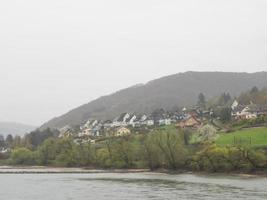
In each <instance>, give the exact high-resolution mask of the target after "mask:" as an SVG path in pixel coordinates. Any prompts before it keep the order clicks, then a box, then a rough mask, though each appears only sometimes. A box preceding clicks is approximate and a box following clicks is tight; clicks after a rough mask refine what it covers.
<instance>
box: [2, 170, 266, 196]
mask: <svg viewBox="0 0 267 200" xmlns="http://www.w3.org/2000/svg"><path fill="white" fill-rule="evenodd" d="M0 199H3V200H72V199H73V200H74V199H75V200H104V199H105V200H106V199H107V200H133V199H138V200H148V199H149V200H163V199H170V200H175V199H179V200H184V199H189V200H191V199H203V200H209V199H216V200H220V199H223V200H231V199H240V200H241V199H242V200H245V199H248V200H261V199H262V200H263V199H264V200H266V199H267V178H266V177H265V178H264V177H262V178H255V177H254V178H249V177H238V176H222V175H193V174H181V175H169V174H159V173H90V174H1V175H0Z"/></svg>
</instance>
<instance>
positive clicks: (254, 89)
mask: <svg viewBox="0 0 267 200" xmlns="http://www.w3.org/2000/svg"><path fill="white" fill-rule="evenodd" d="M257 92H259V89H258V88H257V87H256V86H254V87H253V88H252V89H251V90H250V94H256V93H257Z"/></svg>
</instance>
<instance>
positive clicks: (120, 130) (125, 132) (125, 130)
mask: <svg viewBox="0 0 267 200" xmlns="http://www.w3.org/2000/svg"><path fill="white" fill-rule="evenodd" d="M129 134H131V131H130V129H128V128H125V127H120V128H118V129H117V130H116V132H115V136H116V137H120V136H125V135H129Z"/></svg>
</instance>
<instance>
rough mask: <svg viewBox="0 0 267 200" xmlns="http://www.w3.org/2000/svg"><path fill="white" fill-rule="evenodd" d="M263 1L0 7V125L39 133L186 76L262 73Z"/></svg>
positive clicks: (266, 46) (16, 0)
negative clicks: (102, 100) (118, 97)
mask: <svg viewBox="0 0 267 200" xmlns="http://www.w3.org/2000/svg"><path fill="white" fill-rule="evenodd" d="M266 10H267V1H266V0H135V1H128V0H112V1H110V0H97V1H88V0H75V1H73V0H45V1H36V0H24V1H21V0H9V1H1V2H0V94H1V95H0V121H16V122H20V123H26V124H31V125H36V126H39V125H41V124H43V123H44V122H46V121H48V120H49V119H51V118H53V117H56V116H60V115H62V114H64V113H65V112H67V111H69V110H71V109H73V108H75V107H77V106H79V105H82V104H85V103H88V102H89V101H91V100H93V99H96V98H98V97H100V96H103V95H107V94H110V93H113V92H115V91H117V90H119V89H122V88H125V87H129V86H132V85H135V84H137V83H146V82H147V81H149V80H152V79H155V78H159V77H162V76H165V75H169V74H175V73H179V72H185V71H238V72H255V71H266V70H267V56H266V52H267V20H266V19H267V12H266Z"/></svg>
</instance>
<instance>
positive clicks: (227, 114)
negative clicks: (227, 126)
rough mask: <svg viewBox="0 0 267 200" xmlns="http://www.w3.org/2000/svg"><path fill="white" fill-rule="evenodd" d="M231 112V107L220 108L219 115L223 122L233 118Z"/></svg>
mask: <svg viewBox="0 0 267 200" xmlns="http://www.w3.org/2000/svg"><path fill="white" fill-rule="evenodd" d="M231 113H232V110H231V108H228V107H224V108H222V109H221V110H220V113H219V116H220V119H221V121H222V122H224V123H226V122H229V121H230V120H231Z"/></svg>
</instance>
